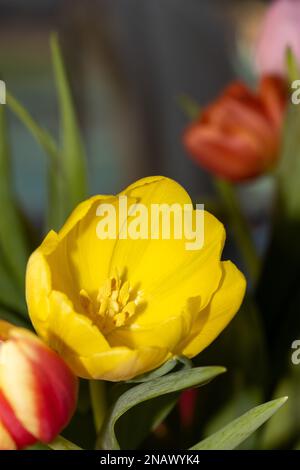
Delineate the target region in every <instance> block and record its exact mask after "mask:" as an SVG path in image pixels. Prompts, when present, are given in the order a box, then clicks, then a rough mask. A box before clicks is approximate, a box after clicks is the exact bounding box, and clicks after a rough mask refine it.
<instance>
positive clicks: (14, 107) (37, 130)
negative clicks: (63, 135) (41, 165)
mask: <svg viewBox="0 0 300 470" xmlns="http://www.w3.org/2000/svg"><path fill="white" fill-rule="evenodd" d="M6 103H7V106H8V107H9V108H10V109H11V111H12V112H13V113H14V114H15V115H16V116H17V117H18V118H19V119H20V121H21V122H22V123H23V124H24V126H25V127H26V128H27V129H28V131H29V132H30V133H31V134H32V136H33V137H34V138H35V140H36V141H37V143H38V144H39V145H40V146H41V147H42V149H43V150H44V152H45V153H46V155H47V156H49V157H50V158H51V159H52V160H53V161H55V162H56V164H58V163H59V151H58V148H57V145H56V143H55V141H54V140H53V138H52V137H51V135H50V134H49V133H48V132H47V131H46V130H45V129H43V128H42V127H40V126H39V125H38V124H37V122H36V121H35V120H34V119H33V117H32V116H31V115H30V114H29V113H28V111H27V110H26V109H25V108H24V106H23V105H22V104H21V103H20V102H19V101H18V100H17V99H16V98H15V97H14V96H13V95H12V94H11V93H8V92H7V93H6Z"/></svg>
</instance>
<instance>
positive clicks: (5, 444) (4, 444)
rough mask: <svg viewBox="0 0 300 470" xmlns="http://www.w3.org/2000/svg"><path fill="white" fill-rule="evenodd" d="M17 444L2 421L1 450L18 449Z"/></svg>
mask: <svg viewBox="0 0 300 470" xmlns="http://www.w3.org/2000/svg"><path fill="white" fill-rule="evenodd" d="M16 449H17V446H16V443H15V441H14V440H13V438H12V437H11V435H10V434H9V432H8V431H7V429H6V427H5V426H4V424H3V423H2V422H1V421H0V450H16Z"/></svg>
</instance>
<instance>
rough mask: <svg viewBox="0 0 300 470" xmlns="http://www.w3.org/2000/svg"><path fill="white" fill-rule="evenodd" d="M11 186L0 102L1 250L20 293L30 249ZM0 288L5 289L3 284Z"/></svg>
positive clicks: (3, 113)
mask: <svg viewBox="0 0 300 470" xmlns="http://www.w3.org/2000/svg"><path fill="white" fill-rule="evenodd" d="M12 187H13V184H12V175H11V154H10V146H9V141H8V130H7V123H6V116H5V111H4V107H3V105H0V213H1V217H0V250H1V253H2V255H3V258H4V260H5V263H6V266H7V267H8V269H9V271H10V274H11V276H12V278H13V279H14V280H15V283H16V287H15V290H17V289H18V290H19V292H21V291H23V287H24V274H25V268H26V263H27V259H28V255H29V251H28V246H27V243H26V236H25V230H24V227H23V225H22V223H21V219H20V214H19V212H18V209H17V206H16V202H15V196H14V193H13V189H12ZM0 288H1V286H0ZM2 290H4V286H3V287H2ZM3 295H5V292H3ZM16 295H18V294H16Z"/></svg>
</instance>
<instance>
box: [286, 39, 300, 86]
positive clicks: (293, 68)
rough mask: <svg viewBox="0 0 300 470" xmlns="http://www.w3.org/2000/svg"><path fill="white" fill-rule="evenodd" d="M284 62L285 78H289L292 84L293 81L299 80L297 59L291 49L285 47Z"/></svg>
mask: <svg viewBox="0 0 300 470" xmlns="http://www.w3.org/2000/svg"><path fill="white" fill-rule="evenodd" d="M285 62H286V69H287V76H288V78H289V81H290V82H291V83H292V82H293V81H295V80H299V79H300V73H299V72H300V71H299V64H298V62H297V58H296V56H295V55H294V53H293V50H292V48H291V47H287V49H286V54H285Z"/></svg>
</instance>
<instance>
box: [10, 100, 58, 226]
mask: <svg viewBox="0 0 300 470" xmlns="http://www.w3.org/2000/svg"><path fill="white" fill-rule="evenodd" d="M6 102H7V105H8V106H9V108H10V109H11V111H12V112H13V113H14V114H15V115H16V116H17V117H18V118H19V119H20V121H21V122H22V123H23V124H24V126H25V127H26V128H27V129H28V131H29V132H30V133H31V135H32V136H33V137H34V139H35V140H36V142H37V143H38V144H39V145H40V147H41V148H42V149H43V150H44V152H45V154H46V156H47V157H48V162H47V164H48V168H49V176H48V180H49V181H48V192H49V193H50V194H51V205H50V206H49V207H48V213H47V219H48V225H49V226H50V227H51V228H54V229H58V228H60V226H61V225H62V223H63V222H64V221H65V218H66V213H67V209H66V207H65V206H66V204H67V197H66V195H65V192H64V180H63V175H62V170H61V155H60V151H59V149H58V147H57V144H56V143H55V141H54V139H53V138H52V136H51V135H50V134H49V133H48V132H47V131H46V130H45V129H43V128H42V127H40V126H39V124H37V122H36V121H35V120H34V119H33V117H32V116H31V115H30V114H29V113H28V111H27V110H26V109H25V108H24V106H22V104H21V103H20V102H19V101H18V100H17V99H16V98H15V97H14V96H12V95H11V94H10V93H7V96H6Z"/></svg>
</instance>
